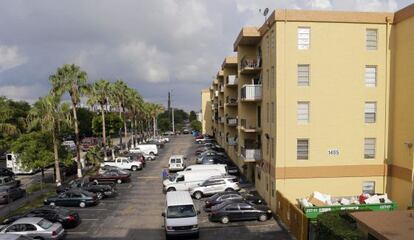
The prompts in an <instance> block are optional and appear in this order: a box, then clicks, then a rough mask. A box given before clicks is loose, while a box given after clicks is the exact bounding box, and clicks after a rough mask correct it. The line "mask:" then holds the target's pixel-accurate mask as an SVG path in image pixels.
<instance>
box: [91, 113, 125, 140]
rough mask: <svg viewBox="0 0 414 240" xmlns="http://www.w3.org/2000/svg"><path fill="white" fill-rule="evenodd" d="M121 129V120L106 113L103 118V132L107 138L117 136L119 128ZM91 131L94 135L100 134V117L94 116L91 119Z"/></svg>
mask: <svg viewBox="0 0 414 240" xmlns="http://www.w3.org/2000/svg"><path fill="white" fill-rule="evenodd" d="M121 127H122V120H121V118H119V116H118V114H116V113H111V112H109V113H107V114H106V117H105V130H106V132H107V136H115V135H117V134H118V131H119V128H121ZM92 131H93V133H94V134H96V135H101V134H102V117H101V116H95V117H94V118H93V119H92Z"/></svg>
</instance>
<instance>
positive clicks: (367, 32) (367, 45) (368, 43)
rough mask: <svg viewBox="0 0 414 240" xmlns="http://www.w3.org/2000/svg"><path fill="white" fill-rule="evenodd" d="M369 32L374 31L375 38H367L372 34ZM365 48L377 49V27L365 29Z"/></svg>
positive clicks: (369, 49)
mask: <svg viewBox="0 0 414 240" xmlns="http://www.w3.org/2000/svg"><path fill="white" fill-rule="evenodd" d="M370 33H375V40H372V39H369V37H372V36H374V34H371V35H370ZM372 43H375V44H372ZM374 45H375V46H374ZM365 48H366V50H368V51H376V50H378V29H377V28H367V29H365Z"/></svg>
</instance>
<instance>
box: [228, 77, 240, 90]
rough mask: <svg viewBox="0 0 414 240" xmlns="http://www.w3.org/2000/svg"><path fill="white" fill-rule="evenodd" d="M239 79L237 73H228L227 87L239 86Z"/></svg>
mask: <svg viewBox="0 0 414 240" xmlns="http://www.w3.org/2000/svg"><path fill="white" fill-rule="evenodd" d="M238 82H239V79H238V78H237V76H236V75H228V76H227V79H226V86H227V87H237V84H238Z"/></svg>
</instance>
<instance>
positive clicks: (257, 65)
mask: <svg viewBox="0 0 414 240" xmlns="http://www.w3.org/2000/svg"><path fill="white" fill-rule="evenodd" d="M261 61H262V59H261V57H257V58H246V57H243V58H242V59H241V61H240V71H241V73H243V74H255V73H259V72H260V70H261V67H262V64H261Z"/></svg>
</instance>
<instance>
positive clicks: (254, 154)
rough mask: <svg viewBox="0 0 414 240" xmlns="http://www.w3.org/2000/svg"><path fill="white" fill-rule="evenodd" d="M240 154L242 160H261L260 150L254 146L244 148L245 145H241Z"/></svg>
mask: <svg viewBox="0 0 414 240" xmlns="http://www.w3.org/2000/svg"><path fill="white" fill-rule="evenodd" d="M241 156H242V157H243V158H244V161H247V162H254V161H259V160H262V150H261V149H254V148H246V147H245V146H242V147H241Z"/></svg>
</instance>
